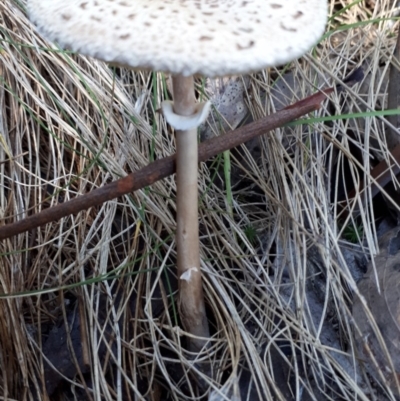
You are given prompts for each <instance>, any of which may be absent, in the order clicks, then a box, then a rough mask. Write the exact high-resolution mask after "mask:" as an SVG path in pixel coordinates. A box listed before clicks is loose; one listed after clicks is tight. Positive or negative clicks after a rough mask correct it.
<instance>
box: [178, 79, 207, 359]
mask: <svg viewBox="0 0 400 401" xmlns="http://www.w3.org/2000/svg"><path fill="white" fill-rule="evenodd" d="M172 86H173V95H174V103H173V109H174V112H175V113H176V114H177V115H181V116H192V115H193V114H195V113H196V112H197V111H198V107H197V106H196V103H195V96H194V81H193V77H183V76H179V75H177V76H173V77H172ZM176 153H177V158H176V186H177V208H176V210H177V212H176V213H177V232H176V243H177V255H178V280H179V298H180V301H179V305H180V313H181V318H182V322H183V325H184V327H185V329H186V330H187V331H188V332H189V333H190V334H192V335H193V336H196V337H203V339H195V338H191V342H190V350H191V351H196V352H197V351H199V350H200V349H201V348H202V347H203V346H204V345H205V343H206V341H207V340H206V338H208V337H209V335H210V334H209V329H208V321H207V317H206V312H205V305H204V296H203V287H202V280H201V270H200V254H199V222H198V187H197V186H198V183H197V171H198V156H197V155H198V154H197V128H192V129H189V130H185V131H182V130H176Z"/></svg>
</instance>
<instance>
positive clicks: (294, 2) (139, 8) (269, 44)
mask: <svg viewBox="0 0 400 401" xmlns="http://www.w3.org/2000/svg"><path fill="white" fill-rule="evenodd" d="M28 12H29V15H30V18H31V20H32V21H33V22H34V23H35V24H36V26H37V27H38V29H39V31H40V33H41V34H43V36H44V37H46V38H47V39H50V40H52V41H55V42H57V43H58V44H59V45H61V46H62V47H64V48H68V49H71V50H74V51H77V52H80V53H82V54H86V55H88V56H92V57H95V58H98V59H100V60H104V61H107V62H110V63H116V64H119V65H123V66H129V67H132V68H138V69H151V70H156V71H164V72H170V73H173V74H182V75H186V76H188V75H194V74H201V75H205V76H209V77H214V76H222V75H229V74H242V73H248V72H251V71H257V70H260V69H263V68H266V67H271V66H275V65H281V64H284V63H286V62H289V61H291V60H293V59H295V58H297V57H300V56H301V55H303V54H304V53H305V52H306V51H308V50H309V49H310V48H311V46H313V45H314V44H315V43H316V42H317V41H318V39H319V38H320V37H321V35H322V33H323V31H324V29H325V24H326V20H327V0H28Z"/></svg>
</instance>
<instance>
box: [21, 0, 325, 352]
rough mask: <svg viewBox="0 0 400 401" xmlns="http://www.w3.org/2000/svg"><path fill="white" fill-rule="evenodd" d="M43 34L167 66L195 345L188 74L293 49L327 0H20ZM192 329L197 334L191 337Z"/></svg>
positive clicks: (315, 26)
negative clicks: (170, 86)
mask: <svg viewBox="0 0 400 401" xmlns="http://www.w3.org/2000/svg"><path fill="white" fill-rule="evenodd" d="M28 12H29V15H30V18H31V20H32V21H33V23H34V24H35V25H36V26H37V28H38V30H39V32H40V33H41V34H42V35H43V36H44V37H45V38H47V39H49V40H52V41H55V42H57V43H58V44H59V45H60V46H62V47H64V48H68V49H72V50H74V51H76V52H79V53H82V54H85V55H88V56H92V57H95V58H98V59H100V60H104V61H106V62H109V63H112V64H117V65H119V66H126V67H129V68H135V69H151V70H154V71H164V72H168V73H171V74H172V86H173V99H174V101H173V103H171V102H166V103H164V104H163V105H162V110H163V114H164V116H165V118H166V120H167V121H168V123H169V124H170V125H171V126H172V127H173V128H174V129H175V132H176V149H177V160H176V163H177V166H176V167H177V173H176V181H177V233H176V241H177V252H178V277H179V279H180V280H179V291H180V303H179V304H180V313H181V318H182V322H183V325H184V327H185V329H186V330H187V331H188V332H190V333H191V334H192V335H193V336H190V337H191V338H192V340H191V344H190V349H191V350H192V351H198V350H199V349H201V348H202V347H203V346H204V345H205V344H206V341H207V338H208V337H209V329H208V323H207V318H206V313H205V306H204V299H203V291H202V281H201V270H200V258H199V238H198V192H197V168H198V161H197V127H198V126H199V124H201V122H203V121H204V120H205V119H206V118H207V113H208V110H209V108H210V105H209V103H204V104H200V105H199V104H196V102H195V94H194V79H193V76H195V75H202V76H207V77H215V76H224V75H231V74H244V73H249V72H253V71H258V70H261V69H263V68H266V67H271V66H277V65H282V64H284V63H287V62H289V61H291V60H293V59H295V58H297V57H300V56H301V55H303V54H304V53H305V52H306V51H308V50H309V49H310V47H311V46H313V45H314V44H315V43H316V42H317V40H318V39H319V38H320V36H321V35H322V33H323V31H324V28H325V24H326V19H327V0H68V1H66V0H28ZM196 338H198V339H197V340H196Z"/></svg>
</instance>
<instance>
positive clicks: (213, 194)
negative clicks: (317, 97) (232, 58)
mask: <svg viewBox="0 0 400 401" xmlns="http://www.w3.org/2000/svg"><path fill="white" fill-rule="evenodd" d="M389 3H392V2H391V1H384V0H382V1H377V2H376V4H375V8H374V9H373V12H372V11H371V8H370V6H367V5H366V4H365V2H363V1H361V2H356V4H353V5H351V7H349V8H348V9H347V10H344V11H343V10H342V12H341V13H340V14H339V15H338V16H337V17H336V18H334V19H332V20H331V23H330V26H329V28H328V30H329V32H330V33H331V34H330V35H327V36H326V37H325V38H324V39H323V40H322V41H321V43H320V45H318V46H316V48H315V49H314V51H313V52H312V53H310V54H309V55H307V56H306V57H304V58H303V59H301V60H299V61H297V62H294V63H293V64H292V65H291V66H290V67H289V70H288V71H291V72H292V73H293V74H294V78H295V82H296V84H295V85H294V86H293V85H289V87H291V88H294V90H293V91H292V93H291V94H290V96H289V97H288V98H287V99H286V103H287V104H289V103H291V102H293V101H295V100H296V99H299V98H302V97H303V96H306V95H308V94H310V93H313V92H314V91H315V87H322V86H324V85H325V84H327V85H332V83H337V82H340V80H341V79H342V78H343V77H344V76H345V75H347V73H348V72H349V71H351V70H352V69H353V68H355V67H356V66H358V65H361V64H362V65H363V67H364V69H365V72H366V74H368V80H369V81H368V82H369V83H372V84H374V85H372V84H369V85H367V87H368V88H369V90H366V91H365V92H364V93H362V92H360V86H357V87H355V88H354V89H353V90H350V91H349V94H348V95H347V96H346V98H345V99H344V98H343V97H339V95H338V96H336V97H335V96H333V98H332V102H331V103H330V104H329V107H328V104H326V107H325V108H323V109H321V110H320V111H318V113H315V115H314V116H309V117H320V116H329V115H331V114H343V113H348V112H357V111H360V110H361V111H362V110H367V108H368V110H375V109H376V108H377V109H379V108H381V107H382V101H383V96H382V93H384V92H385V89H384V88H381V89H380V88H378V87H379V85H384V81H380V80H379V79H380V78H379V77H380V75H379V74H380V73H381V70H382V69H381V68H380V66H381V65H386V64H385V63H387V66H388V65H389V63H388V60H389V59H390V55H391V51H392V48H393V45H394V42H395V37H394V29H395V27H396V25H394V23H393V20H390V19H389V20H388V19H387V18H389V17H393V15H394V13H393V9H392V7H393V6H392V4H389ZM24 4H25V2H24V1H18V0H0V38H1V44H0V45H1V48H0V78H1V85H0V107H1V109H0V141H1V143H0V162H1V163H0V180H1V188H2V190H1V191H0V221H1V224H5V223H10V222H12V221H16V220H19V219H22V218H24V216H27V215H29V214H31V213H36V212H39V211H40V210H42V209H44V208H47V207H50V206H51V205H54V204H57V203H59V202H63V201H66V200H68V199H71V198H73V197H75V196H79V195H81V194H84V193H86V192H87V191H90V190H91V189H93V188H97V187H100V186H102V185H104V184H105V183H107V182H110V181H111V180H115V179H117V178H119V177H121V176H124V175H126V174H127V173H129V172H130V171H133V170H137V169H140V168H141V167H143V166H145V165H147V164H148V163H149V162H150V161H151V160H154V159H156V158H161V157H165V156H167V155H170V154H172V153H173V152H174V141H173V136H172V135H171V132H170V130H169V128H168V127H167V126H166V124H165V122H164V121H163V119H162V117H161V116H160V114H158V113H157V112H156V111H155V110H156V109H157V108H158V107H159V105H160V102H161V101H162V100H163V99H164V98H165V96H166V93H167V89H166V83H165V79H164V76H163V75H162V74H152V73H147V72H140V73H139V72H135V73H133V72H127V71H113V70H112V69H110V68H109V67H108V66H107V65H105V64H104V63H101V62H98V61H95V60H89V59H87V58H85V57H81V56H76V55H74V56H71V55H70V54H68V53H66V52H60V51H58V50H57V49H55V48H51V47H50V45H49V43H46V42H44V41H43V40H42V39H41V38H40V37H39V36H38V35H37V34H36V33H35V31H34V30H33V28H32V26H31V25H30V24H29V22H28V20H27V18H26V16H25V14H24V11H23V7H24ZM346 5H348V2H347V1H344V0H343V1H341V2H339V1H337V2H336V5H335V9H334V10H333V9H332V10H331V11H332V13H334V12H338V11H339V10H341V8H342V7H343V6H346ZM332 6H333V3H332ZM371 12H372V14H371ZM379 18H386V19H385V20H381V21H378V22H375V23H372V22H371V20H375V19H379ZM360 21H364V22H363V23H359V22H360ZM368 21H369V22H368ZM340 24H344V25H345V29H341V30H338V31H337V32H336V33H333V31H334V30H335V29H337V28H338V26H339V25H340ZM387 66H386V68H387ZM279 74H280V73H279V72H278V71H275V70H271V71H269V72H267V71H264V72H262V73H259V74H257V75H254V76H252V77H251V82H250V89H249V91H248V98H247V101H248V105H249V109H250V114H251V116H252V117H253V118H254V119H256V118H259V117H260V116H264V115H266V114H268V113H271V112H273V111H274V109H275V107H277V108H278V107H280V106H277V103H276V99H274V92H272V91H271V89H270V85H271V83H272V82H273V81H274V80H275V79H276V78H277V77H279ZM287 78H288V76H287V75H283V76H281V78H280V82H282V80H284V79H287ZM200 84H201V83H199V88H200ZM374 87H375V90H373V89H374ZM377 88H378V89H377ZM349 128H351V129H352V130H353V132H354V138H350V137H349V136H348V131H349ZM383 128H384V119H383V118H376V117H374V116H367V117H365V119H358V120H354V119H343V120H338V121H334V122H332V123H329V122H328V123H320V122H315V123H311V124H310V125H308V126H296V127H293V128H285V129H281V130H277V131H276V132H275V133H273V134H270V135H266V136H264V137H263V138H262V139H261V141H260V157H259V159H257V160H255V159H254V158H253V155H252V154H250V152H247V154H246V157H245V159H240V158H239V157H238V158H237V159H235V157H233V160H232V163H233V166H234V168H235V171H236V173H238V172H240V175H241V177H242V178H241V181H240V183H239V184H240V185H239V184H237V185H236V186H233V198H232V210H233V213H230V208H229V205H228V203H229V202H227V198H226V195H225V189H221V185H220V180H216V176H218V174H216V173H215V169H214V167H213V166H210V165H205V164H203V165H202V166H201V167H200V170H201V173H200V182H199V185H200V193H201V194H202V198H201V204H200V215H201V242H202V243H201V255H202V269H203V271H204V273H205V284H204V286H205V295H206V300H207V304H208V308H209V311H208V313H209V315H210V316H212V331H213V338H212V345H211V347H210V349H209V350H208V351H207V353H206V354H204V355H200V356H199V358H201V359H204V360H206V361H211V362H212V365H211V366H213V369H214V375H213V379H212V380H211V379H208V378H203V379H204V380H205V381H206V382H209V383H208V384H209V388H210V391H211V390H213V391H214V396H215V394H216V393H218V392H219V391H220V393H221V394H224V395H225V397H229V398H224V397H223V396H222V395H221V398H219V399H234V398H233V394H234V393H235V391H238V390H237V389H238V386H239V377H240V376H241V377H242V379H241V380H242V381H241V382H240V387H241V388H243V382H244V379H243V378H244V377H245V373H243V371H244V370H245V371H249V372H250V375H251V377H252V380H253V381H252V382H250V385H251V386H252V387H253V391H255V393H258V394H259V395H260V397H261V398H262V399H268V400H270V399H281V400H285V399H289V398H288V397H289V396H288V391H289V390H288V388H287V386H286V382H288V381H290V383H291V384H292V389H294V391H295V393H294V394H293V397H297V398H294V399H298V400H303V399H304V400H305V399H317V397H324V398H323V399H327V400H328V399H335V400H339V399H346V400H353V399H355V398H356V397H357V399H360V400H369V399H371V397H372V395H371V394H373V389H370V388H368V385H367V383H369V382H368V380H365V377H364V378H363V373H362V371H361V372H359V371H358V369H359V365H358V364H357V363H356V355H355V352H353V351H354V346H353V343H352V338H353V337H352V325H351V313H350V311H351V301H350V298H351V291H350V290H349V289H355V287H356V285H355V281H354V279H353V277H352V275H351V273H350V271H349V268H348V265H347V260H346V258H345V255H343V250H344V249H345V245H346V244H345V242H344V241H343V239H342V238H343V236H342V232H341V230H342V225H339V224H337V214H338V213H339V212H340V210H339V208H338V206H337V205H338V203H337V197H338V196H339V195H338V190H339V188H338V187H335V186H331V184H330V183H331V182H333V181H334V180H333V177H334V176H335V175H340V174H341V173H340V171H341V169H340V167H341V165H342V164H343V163H344V161H345V160H347V161H349V163H350V169H351V170H352V172H353V174H354V176H355V177H357V176H358V174H359V173H358V172H357V170H356V166H357V163H358V162H357V161H356V160H355V159H354V156H353V154H352V153H354V152H353V151H352V150H351V149H350V144H351V143H353V144H354V145H356V146H358V147H359V148H362V149H363V151H364V152H365V156H368V155H369V154H373V155H375V157H379V156H380V157H384V155H385V154H386V145H385V140H384V131H383ZM338 149H340V151H338ZM243 151H244V152H246V150H245V149H244V150H243ZM244 160H245V162H244ZM216 162H220V163H223V161H222V159H221V158H217V159H216ZM362 168H363V171H364V172H368V171H369V170H370V166H369V157H364V158H363V162H362ZM243 177H244V178H243ZM366 177H367V179H368V174H367V173H366ZM361 178H363V177H361ZM338 181H339V182H340V181H342V179H341V177H340V176H339V179H338ZM349 189H350V188H349ZM362 196H364V195H362ZM362 196H360V197H359V199H360V200H361V199H362ZM366 196H368V194H367V195H366ZM174 199H175V183H174V180H173V177H169V178H168V179H165V180H163V181H162V182H158V183H157V184H155V185H153V186H152V187H151V188H146V189H144V190H141V191H137V192H135V193H133V194H130V195H129V196H125V197H124V198H121V199H116V200H114V201H112V202H108V203H106V204H104V205H103V206H101V207H99V208H96V209H95V210H94V209H91V210H89V211H86V212H82V213H80V214H79V215H77V216H70V217H68V218H64V219H63V220H62V221H58V222H54V223H52V224H49V225H47V226H45V227H41V228H39V229H37V230H35V231H33V232H30V233H26V234H21V235H18V236H16V237H13V238H11V239H8V240H6V241H4V242H3V243H1V244H0V252H1V259H0V262H1V266H0V267H1V268H0V286H1V291H0V292H1V293H2V295H1V299H0V366H1V367H2V368H1V370H0V376H1V380H0V395H1V396H2V397H4V399H16V400H44V399H47V398H46V396H45V395H44V392H45V391H44V382H45V379H44V371H45V364H44V361H43V357H42V351H41V349H42V342H43V341H44V340H45V339H46V338H47V336H48V334H49V331H50V330H51V329H52V328H53V327H54V325H57V324H59V322H61V321H63V319H64V317H65V316H71V315H72V314H73V311H74V308H75V313H78V312H77V311H79V313H80V316H81V317H82V316H85V319H86V326H85V327H83V328H82V332H84V333H85V341H83V349H87V353H88V356H87V358H88V359H87V362H88V363H89V364H90V367H91V369H90V371H89V372H88V373H85V372H83V373H82V374H77V375H76V377H74V378H73V379H72V383H71V384H70V385H69V386H66V387H70V389H69V390H68V391H67V390H66V391H65V392H61V394H60V393H59V394H58V395H54V396H53V398H51V399H60V400H66V399H74V398H73V397H74V396H73V395H72V394H75V398H76V399H82V398H79V397H82V396H79V394H86V397H87V398H88V399H93V400H100V399H105V400H114V399H115V400H122V399H124V400H129V399H138V400H139V399H147V400H166V399H175V400H178V399H180V400H187V399H189V398H190V397H189V394H190V393H191V392H193V391H192V388H191V387H190V383H192V382H193V381H192V380H191V379H190V377H189V373H190V372H189V371H190V369H192V370H193V369H196V368H195V367H193V366H192V361H191V359H192V358H191V356H190V355H188V353H187V351H185V349H184V346H183V345H184V343H185V333H183V332H182V331H181V330H179V329H178V324H179V319H178V316H177V313H176V305H175V303H174V302H175V301H174V299H175V298H174V297H175V295H176V292H175V277H174V271H175V269H174V265H175V243H174V230H175V222H174V213H175V203H174ZM362 216H363V217H362V226H363V235H364V237H363V238H362V240H363V242H362V243H363V246H362V252H364V253H365V254H366V255H367V256H368V255H371V254H375V253H376V252H377V235H376V227H375V226H374V224H372V222H373V221H374V216H373V211H372V210H370V209H368V207H366V209H365V210H364V213H363V214H362ZM356 224H361V223H359V222H358V223H356ZM251 237H255V238H251ZM252 239H254V241H252ZM313 255H314V257H315V259H316V260H318V263H317V264H319V265H320V267H321V270H322V271H324V279H323V280H318V279H316V280H315V283H316V284H315V285H317V286H320V285H323V286H324V293H325V298H324V299H322V300H320V301H318V302H317V301H313V300H312V299H311V298H310V292H309V291H308V288H309V281H308V280H307V279H308V278H309V277H310V276H312V275H313V274H314V271H313V270H312V266H313V263H312V256H313ZM313 282H314V281H313ZM317 293H318V292H317ZM315 305H317V306H318V307H317V310H316V309H315V307H316V306H315ZM318 308H319V309H318ZM82 320H83V319H82ZM332 321H333V322H334V323H332ZM117 322H120V324H117ZM69 324H72V323H71V322H69ZM333 325H335V328H336V330H333V329H332V327H333ZM104 333H106V334H104ZM284 342H286V343H287V347H288V350H290V352H289V351H288V352H287V354H286V355H285V354H283V353H282V348H280V349H278V347H277V346H278V345H282V344H283V343H284ZM104 344H108V346H109V352H106V351H104ZM69 345H71V344H69ZM65 346H66V347H67V346H68V344H67V345H65ZM99 349H103V351H102V352H100V351H99ZM342 353H347V354H348V358H344V357H342V356H341V354H342ZM288 355H289V356H288ZM294 356H295V357H294ZM82 366H84V364H83V365H81V368H82ZM288 367H291V368H292V370H291V371H290V379H288V377H287V376H285V375H286V374H287V373H288ZM279 369H281V370H279ZM110 371H111V372H110ZM280 371H282V372H283V373H282V375H283V376H282V377H283V379H282V377H278V373H277V372H280ZM356 371H357V373H356ZM272 372H275V373H272ZM274 374H275V376H276V377H274ZM83 375H84V376H85V379H83ZM88 378H90V380H89V379H88ZM84 383H86V384H87V385H88V386H89V384H88V383H90V388H89V387H86V389H85V386H86V384H84ZM80 389H83V390H80ZM387 390H388V389H387ZM79 391H82V393H80V392H79ZM388 391H389V390H388ZM306 393H309V394H310V396H309V398H305V397H306V395H305V394H306ZM300 394H303V396H300ZM102 397H103V398H102ZM135 397H136V398H135ZM192 397H193V398H192V399H198V397H197V398H196V395H195V394H194V393H193V394H192ZM251 397H253V398H249V399H255V398H254V395H253V396H251ZM302 397H303V398H302ZM313 397H315V398H313ZM387 397H389V398H390V397H392V399H394V396H393V395H390V394H389V395H387ZM1 399H3V398H1ZM215 399H218V398H215ZM242 399H243V400H244V399H245V397H244V395H243V394H242ZM318 399H321V398H318Z"/></svg>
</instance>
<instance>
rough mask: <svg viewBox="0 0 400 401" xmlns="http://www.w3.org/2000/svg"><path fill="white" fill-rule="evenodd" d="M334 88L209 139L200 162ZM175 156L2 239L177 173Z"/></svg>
mask: <svg viewBox="0 0 400 401" xmlns="http://www.w3.org/2000/svg"><path fill="white" fill-rule="evenodd" d="M333 90H334V88H328V89H324V91H323V92H317V93H316V94H314V95H311V96H309V97H307V98H306V99H303V100H300V101H299V102H296V103H295V104H293V105H291V106H289V107H287V108H285V109H283V110H280V111H278V112H276V113H274V114H272V115H269V116H267V117H264V118H261V119H260V120H257V121H255V122H253V123H251V124H248V125H245V126H243V127H240V128H238V129H236V130H234V131H231V132H228V133H227V134H225V135H221V136H218V137H215V138H212V139H209V140H208V141H205V142H203V143H202V144H200V146H199V153H198V158H199V159H198V161H199V162H202V161H205V160H208V159H209V158H211V157H213V156H216V155H218V154H219V153H222V152H224V151H226V150H229V149H232V148H234V147H236V146H239V145H241V144H242V143H244V142H247V141H249V140H250V139H253V138H256V137H257V136H259V135H262V134H266V133H268V132H269V131H271V130H274V129H276V128H279V127H281V126H282V125H284V124H287V123H289V122H291V121H293V120H295V119H296V118H300V117H301V116H303V115H305V114H307V113H310V112H312V111H315V110H317V109H319V108H320V106H321V102H322V101H323V100H325V99H326V97H327V95H329V94H330V93H332V92H333ZM175 157H176V156H175V155H172V156H169V157H166V158H164V159H159V160H156V161H155V162H153V163H151V164H149V165H148V166H146V167H144V168H142V169H141V170H139V171H136V172H134V173H131V174H129V175H128V176H126V177H124V178H121V179H119V180H117V181H114V182H112V183H110V184H107V185H105V186H104V187H101V188H99V189H95V190H93V191H91V192H89V193H87V194H85V195H81V196H78V197H76V198H74V199H72V200H70V201H68V202H64V203H60V204H59V205H57V206H53V207H51V208H48V209H46V210H43V211H42V212H40V213H36V214H34V215H32V216H28V217H26V218H24V219H22V220H20V221H17V222H15V223H11V224H7V225H4V226H2V227H0V240H3V239H5V238H10V237H12V236H14V235H17V234H20V233H23V232H25V231H29V230H32V229H34V228H37V227H40V226H43V225H45V224H47V223H50V222H52V221H56V220H60V219H61V218H63V217H66V216H69V215H71V214H76V213H78V212H80V211H82V210H86V209H88V208H90V207H93V206H98V205H101V204H103V203H104V202H107V201H110V200H112V199H114V198H118V197H120V196H123V195H127V194H128V193H130V192H134V191H137V190H138V189H141V188H144V187H147V186H149V185H152V184H154V183H155V182H157V181H159V180H161V179H163V178H165V177H168V176H170V175H172V174H173V173H174V172H175V168H176V164H175Z"/></svg>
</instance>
